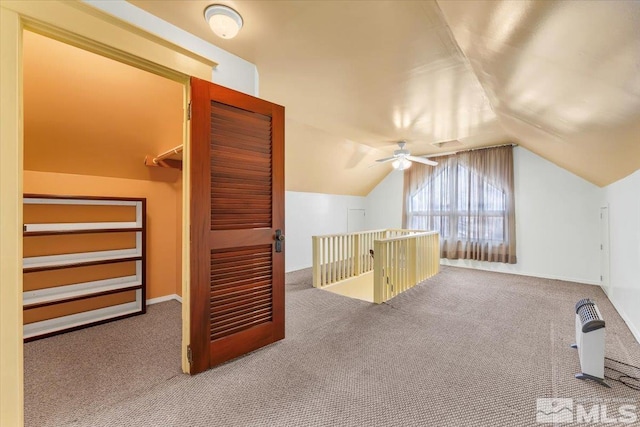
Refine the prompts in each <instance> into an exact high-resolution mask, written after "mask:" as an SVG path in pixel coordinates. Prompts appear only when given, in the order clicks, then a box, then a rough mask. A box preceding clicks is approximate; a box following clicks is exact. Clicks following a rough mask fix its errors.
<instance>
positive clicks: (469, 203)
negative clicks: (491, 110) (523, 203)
mask: <svg viewBox="0 0 640 427" xmlns="http://www.w3.org/2000/svg"><path fill="white" fill-rule="evenodd" d="M433 160H436V161H437V162H438V165H437V166H427V165H422V164H419V163H414V164H413V165H412V167H411V168H410V169H407V170H406V171H405V176H404V200H405V205H404V215H403V218H404V223H403V228H408V229H419V230H436V231H438V232H439V233H440V244H441V256H442V257H443V258H449V259H473V260H478V261H492V262H504V263H509V264H515V263H516V262H517V259H516V220H515V200H514V194H513V193H514V183H513V147H512V146H504V147H497V148H488V149H481V150H474V151H467V152H463V153H459V154H456V155H451V156H445V157H436V158H433Z"/></svg>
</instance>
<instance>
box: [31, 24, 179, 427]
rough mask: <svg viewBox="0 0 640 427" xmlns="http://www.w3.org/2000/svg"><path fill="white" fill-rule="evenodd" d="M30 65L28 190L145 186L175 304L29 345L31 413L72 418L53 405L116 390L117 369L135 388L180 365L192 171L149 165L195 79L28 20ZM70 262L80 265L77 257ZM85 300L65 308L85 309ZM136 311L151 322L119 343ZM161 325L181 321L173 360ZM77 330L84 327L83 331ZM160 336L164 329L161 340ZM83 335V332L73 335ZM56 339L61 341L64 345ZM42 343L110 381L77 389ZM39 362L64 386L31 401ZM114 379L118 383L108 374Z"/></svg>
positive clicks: (95, 379) (153, 287) (158, 275)
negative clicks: (166, 73) (66, 38)
mask: <svg viewBox="0 0 640 427" xmlns="http://www.w3.org/2000/svg"><path fill="white" fill-rule="evenodd" d="M23 70H24V170H23V182H24V191H25V192H26V193H36V194H50V195H64V196H69V195H79V196H93V197H140V198H145V199H146V201H147V220H148V221H147V226H148V227H147V229H148V233H147V236H148V239H147V241H146V245H147V260H148V262H147V268H146V270H147V284H146V285H147V292H146V294H147V302H148V303H154V302H157V303H161V304H158V307H160V306H166V305H167V304H169V305H171V306H170V307H168V308H167V309H166V310H164V311H165V312H166V313H165V315H159V311H158V310H159V309H155V308H153V307H150V312H149V313H147V314H145V315H144V316H142V317H139V318H132V319H127V320H126V321H125V320H120V321H117V322H114V323H113V324H109V325H102V326H97V327H94V328H89V329H85V330H82V331H79V332H75V333H74V334H75V335H73V337H72V336H71V335H68V336H63V335H60V336H59V337H54V338H45V339H44V340H42V341H36V342H34V343H30V344H26V345H25V348H24V353H25V397H26V399H25V401H26V404H25V409H26V411H25V412H26V415H27V416H26V417H25V418H26V421H27V423H28V424H27V425H29V424H37V425H55V424H57V423H61V422H62V421H64V416H65V414H64V413H61V412H55V411H57V410H59V409H61V407H62V404H63V403H66V404H67V405H68V406H71V407H79V408H83V407H91V405H92V403H91V402H90V401H87V399H89V400H90V399H91V398H95V399H98V400H99V401H101V402H108V401H109V400H110V397H109V395H108V392H109V389H110V387H111V389H112V390H116V389H117V388H118V386H120V387H121V388H122V384H118V383H117V381H113V379H114V378H118V375H120V376H121V377H122V381H124V382H127V383H129V384H132V385H131V387H134V388H135V387H136V386H141V384H143V380H144V379H145V378H146V379H148V378H151V377H152V376H153V375H156V374H157V375H158V378H161V379H164V378H166V376H167V375H169V376H171V375H175V374H177V373H179V372H180V365H181V362H180V358H181V357H180V349H181V334H182V332H181V326H180V319H181V317H182V314H181V311H182V310H181V308H180V306H179V303H178V302H177V301H168V300H172V299H174V300H180V296H181V293H182V276H183V274H182V262H181V259H182V230H183V214H182V212H183V209H182V206H183V182H184V181H183V173H182V171H180V170H177V169H163V168H155V167H154V168H150V167H147V166H145V165H144V157H145V156H147V155H154V154H157V153H161V152H163V151H165V150H166V149H167V148H170V147H173V146H175V145H177V144H179V143H181V142H184V139H185V128H186V125H185V120H186V119H185V113H184V111H185V99H186V97H185V93H186V86H185V84H184V83H180V82H176V81H173V80H170V79H167V78H166V77H161V76H158V75H155V74H152V73H149V72H148V71H143V70H141V69H138V68H135V67H131V66H129V65H125V64H123V63H121V62H118V61H115V60H112V59H108V58H106V57H103V56H100V55H97V54H93V53H91V52H88V51H85V50H82V49H79V48H76V47H73V46H70V45H68V44H65V43H62V42H59V41H56V40H53V39H51V38H48V37H45V36H42V35H39V34H36V33H33V32H30V31H24V33H23ZM104 236H105V234H103V235H100V236H96V235H93V236H92V235H90V234H85V235H83V238H84V239H83V240H84V241H85V242H78V241H76V242H75V243H73V244H75V245H80V246H82V245H84V244H86V241H87V240H89V241H91V240H93V241H96V240H100V241H103V240H106V239H104ZM85 237H89V238H88V239H87V238H85ZM76 240H78V239H76ZM114 244H116V245H117V244H118V243H114ZM32 246H33V245H30V244H25V245H24V247H25V251H32V250H37V248H33V247H32ZM115 268H116V267H115V264H111V265H110V268H109V270H114V269H115ZM85 273H86V272H85ZM72 274H76V275H77V274H78V271H77V269H76V271H75V273H72ZM87 274H99V273H96V272H94V273H87ZM100 274H104V273H100ZM107 274H108V273H107ZM59 279H60V280H62V281H63V282H64V283H66V284H75V283H78V282H79V281H86V280H95V279H80V278H78V277H68V276H67V277H63V278H59ZM24 283H25V290H31V289H27V288H26V287H29V286H47V285H46V284H45V285H43V283H44V282H43V279H37V280H25V281H24ZM87 301H89V300H84V301H82V303H80V304H76V307H75V308H68V309H70V310H77V312H83V310H85V309H86V308H87V306H88V304H87ZM98 304H99V303H98ZM45 308H46V307H45ZM98 308H100V307H98ZM73 313H74V312H73V311H65V312H59V309H58V312H55V310H53V308H52V307H50V308H49V309H46V310H42V312H41V313H39V314H38V316H36V317H34V316H33V315H30V317H29V318H27V317H26V316H25V322H27V323H30V322H37V321H41V320H43V319H48V318H53V317H56V316H58V315H60V316H65V315H70V314H73ZM167 313H168V314H167ZM168 316H171V317H172V318H173V319H174V320H175V321H177V324H174V325H172V326H166V325H165V324H164V323H160V322H159V321H157V322H148V321H149V320H151V319H156V320H167V319H166V318H167V317H168ZM136 319H138V320H140V321H141V322H142V323H143V324H145V326H143V327H142V329H138V330H137V331H138V332H136V333H135V334H133V335H132V336H131V337H130V339H129V340H128V342H124V343H122V342H119V343H118V344H116V343H117V342H118V341H117V340H118V339H120V338H121V337H122V336H123V335H124V334H125V333H127V332H129V331H134V330H135V329H134V326H133V325H139V324H140V321H138V322H135V320H136ZM118 322H127V323H122V324H117V323H118ZM174 323H175V322H174ZM160 325H165V326H162V329H169V328H172V329H171V330H172V333H171V335H170V336H171V338H170V339H169V341H170V342H168V345H170V346H171V348H172V349H173V352H174V353H175V354H174V355H173V356H171V357H172V358H173V362H171V361H169V362H168V363H166V362H162V363H164V365H162V363H161V362H158V361H157V360H155V359H154V357H157V356H158V354H157V352H154V351H153V350H151V348H152V347H150V345H152V344H154V341H155V342H156V343H158V342H164V343H165V344H167V341H166V337H164V336H163V335H162V334H159V335H158V334H157V332H158V328H159V327H160ZM138 327H139V326H135V328H138ZM123 328H124V329H123ZM145 328H147V329H145ZM118 331H119V332H118ZM96 333H99V334H101V336H100V337H99V338H100V341H98V340H96V339H95V338H96ZM80 336H81V337H82V339H78V338H77V337H80ZM74 337H76V338H74ZM152 337H153V339H152ZM110 339H111V341H110ZM163 339H165V341H161V340H163ZM74 340H77V341H75V343H74ZM87 342H91V343H98V342H99V343H100V344H95V345H93V347H98V348H97V349H96V348H92V349H90V350H91V351H89V352H87V353H84V352H83V347H84V349H87V347H90V346H91V345H87ZM56 343H58V344H59V343H62V345H61V346H59V347H55V346H56ZM110 343H111V344H110ZM27 346H30V347H27ZM31 348H33V351H31ZM133 349H135V351H134V350H133ZM92 352H94V353H95V354H94V353H92ZM43 354H48V355H50V356H51V355H54V356H56V357H57V358H58V359H59V360H58V362H59V363H58V364H57V365H56V366H59V367H61V369H63V372H67V373H70V372H73V373H74V374H78V370H79V369H80V368H81V367H83V368H84V369H85V371H83V372H84V374H82V375H80V377H76V379H77V378H80V380H82V381H87V382H90V383H91V384H92V386H93V387H101V388H102V390H104V391H105V393H104V394H96V393H91V392H90V391H88V390H86V389H85V390H84V391H80V389H79V388H78V387H77V386H78V381H71V380H70V378H73V377H72V376H70V375H69V376H66V377H64V375H62V376H61V375H56V371H55V370H54V369H52V366H53V363H52V360H53V359H54V358H53V357H47V356H45V357H43V360H39V358H41V357H42V355H43ZM104 354H109V355H111V356H113V357H112V358H111V362H113V364H111V363H110V364H109V365H108V366H107V365H104V364H102V363H101V362H100V360H101V359H99V357H100V356H102V355H104ZM83 355H84V357H83ZM134 355H135V356H134ZM145 359H146V363H145ZM87 360H88V361H90V363H89V364H88V365H87V364H86V363H83V361H87ZM141 360H143V362H142V363H141ZM127 361H128V362H129V363H134V365H132V366H135V364H138V365H140V364H142V365H143V366H144V365H147V364H148V365H152V366H155V367H158V366H160V365H162V366H163V367H164V368H165V369H166V370H167V371H169V370H170V371H171V372H170V373H169V374H167V373H166V372H158V371H157V369H156V370H153V369H152V370H147V369H144V368H143V369H137V370H129V371H125V372H122V369H121V368H123V367H124V366H126V362H127ZM118 365H121V366H118ZM118 369H119V371H118ZM125 369H126V368H125ZM145 371H146V372H145ZM33 372H39V373H40V375H41V376H42V378H41V380H42V381H44V383H45V384H48V385H49V386H51V385H54V386H56V387H59V388H60V390H59V393H58V394H57V395H55V394H56V393H55V388H54V389H51V388H48V390H51V394H52V396H49V397H50V398H48V397H47V396H45V397H47V398H48V400H47V399H45V400H39V401H37V400H36V401H34V399H35V398H34V396H33V394H32V393H31V391H32V390H36V389H38V390H42V389H43V387H39V386H38V384H37V382H34V379H35V378H34V376H33V375H30V373H33ZM58 373H59V372H58ZM110 381H111V386H109V385H108V384H109V382H110ZM136 384H137V385H136ZM74 387H76V388H75V389H74ZM124 388H125V389H126V387H124ZM74 390H76V391H74ZM41 397H42V396H41ZM63 397H64V398H63ZM65 399H66V400H65ZM74 399H75V400H74ZM115 399H117V397H116V398H115ZM35 402H38V403H37V406H39V407H38V412H42V411H47V410H49V413H48V414H47V415H48V416H50V418H41V417H37V416H36V417H34V416H32V415H31V414H30V406H29V405H32V407H33V406H36V403H35ZM43 402H44V403H43ZM47 402H48V403H47ZM79 402H82V404H81V405H80V404H78V403H79ZM47 408H48V409H47ZM62 409H63V408H62ZM51 417H54V418H51ZM55 417H58V418H55ZM59 417H62V418H59Z"/></svg>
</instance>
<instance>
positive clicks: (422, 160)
mask: <svg viewBox="0 0 640 427" xmlns="http://www.w3.org/2000/svg"><path fill="white" fill-rule="evenodd" d="M407 159H409V160H411V161H412V162H417V163H422V164H424V165H429V166H435V165H437V164H438V162H434V161H433V160H429V159H425V158H424V157H416V156H407Z"/></svg>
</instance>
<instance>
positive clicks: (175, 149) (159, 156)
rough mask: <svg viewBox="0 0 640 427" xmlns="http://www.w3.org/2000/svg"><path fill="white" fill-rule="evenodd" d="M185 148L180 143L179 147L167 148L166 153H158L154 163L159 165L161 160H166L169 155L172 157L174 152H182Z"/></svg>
mask: <svg viewBox="0 0 640 427" xmlns="http://www.w3.org/2000/svg"><path fill="white" fill-rule="evenodd" d="M183 148H184V146H183V145H178V146H177V147H174V148H172V149H171V150H167V151H165V152H164V153H161V154H158V155H157V156H156V157H154V158H153V163H155V164H156V165H157V164H158V162H159V161H161V160H164V159H166V158H167V157H171V156H173V155H174V154H180V153H182V149H183Z"/></svg>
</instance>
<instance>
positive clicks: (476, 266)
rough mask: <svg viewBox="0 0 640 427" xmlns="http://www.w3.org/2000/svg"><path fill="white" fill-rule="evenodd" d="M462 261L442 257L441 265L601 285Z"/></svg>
mask: <svg viewBox="0 0 640 427" xmlns="http://www.w3.org/2000/svg"><path fill="white" fill-rule="evenodd" d="M460 261H464V260H448V259H445V258H442V259H440V265H447V266H449V267H460V268H469V269H472V270H482V271H491V272H494V273H506V274H515V275H517V276H530V277H538V278H540V279H550V280H562V281H563V282H573V283H580V284H584V285H593V286H600V283H599V282H596V281H591V280H585V279H574V278H571V277H562V276H554V275H552V274H539V273H530V272H526V271H516V270H509V269H502V268H486V267H484V266H483V265H481V263H482V262H486V261H474V265H469V264H464V263H463V262H460ZM489 264H496V263H489ZM505 265H507V266H509V265H512V264H505Z"/></svg>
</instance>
